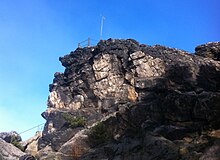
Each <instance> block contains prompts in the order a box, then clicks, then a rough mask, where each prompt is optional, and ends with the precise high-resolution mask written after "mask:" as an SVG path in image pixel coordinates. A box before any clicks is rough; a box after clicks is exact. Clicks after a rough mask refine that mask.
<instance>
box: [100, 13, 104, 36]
mask: <svg viewBox="0 0 220 160" xmlns="http://www.w3.org/2000/svg"><path fill="white" fill-rule="evenodd" d="M104 20H105V17H104V16H102V19H101V28H100V40H102V30H103V24H104Z"/></svg>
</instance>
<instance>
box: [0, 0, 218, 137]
mask: <svg viewBox="0 0 220 160" xmlns="http://www.w3.org/2000/svg"><path fill="white" fill-rule="evenodd" d="M219 6H220V1H219V0H181V1H179V0H136V1H133V0H109V1H104V0H92V1H89V0H0V132H2V131H10V130H16V131H17V132H21V131H24V130H26V129H28V128H31V127H33V126H35V125H38V124H40V123H43V122H44V119H43V118H41V115H40V114H41V113H42V112H43V111H44V110H46V101H47V97H48V94H49V92H48V85H49V84H50V83H52V80H53V75H54V73H55V72H57V71H63V69H64V68H63V67H62V66H61V64H60V62H59V61H58V58H59V57H60V56H63V55H65V54H68V53H69V52H70V51H72V50H74V49H75V48H76V46H77V43H78V42H80V41H82V40H84V39H86V38H87V37H91V38H93V39H99V32H100V21H101V15H104V16H105V17H106V19H105V22H104V28H103V39H108V38H124V39H125V38H134V39H136V40H137V41H139V42H140V43H145V44H149V45H153V44H162V45H166V46H170V47H175V48H180V49H183V50H186V51H190V52H194V47H195V46H196V45H199V44H203V43H206V42H210V41H220V9H219ZM35 131H36V130H34V131H33V132H28V133H27V134H24V135H23V138H24V139H26V138H27V137H30V136H31V135H33V134H34V132H35Z"/></svg>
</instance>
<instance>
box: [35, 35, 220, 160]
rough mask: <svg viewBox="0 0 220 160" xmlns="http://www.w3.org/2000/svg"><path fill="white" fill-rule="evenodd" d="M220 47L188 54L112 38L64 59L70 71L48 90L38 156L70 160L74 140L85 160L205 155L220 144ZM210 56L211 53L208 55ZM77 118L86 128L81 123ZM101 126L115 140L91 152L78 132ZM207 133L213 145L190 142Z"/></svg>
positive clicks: (212, 45) (58, 75)
mask: <svg viewBox="0 0 220 160" xmlns="http://www.w3.org/2000/svg"><path fill="white" fill-rule="evenodd" d="M219 47H220V44H219V43H209V44H205V45H201V46H198V47H197V48H196V54H189V53H187V52H185V51H183V50H178V49H173V48H168V47H164V46H160V45H155V46H147V45H140V44H139V43H138V42H136V41H135V40H132V39H127V40H113V39H109V40H106V41H100V42H99V43H98V44H97V46H95V47H90V48H77V49H76V50H75V51H74V52H71V53H70V54H69V55H66V56H64V57H62V58H60V61H61V63H62V65H63V66H64V67H65V71H64V73H55V75H54V76H55V78H54V80H53V83H52V84H51V85H50V95H49V98H48V108H47V110H46V111H45V112H44V113H43V114H42V116H43V117H44V118H45V119H46V120H47V123H46V125H45V127H44V131H43V135H42V137H41V138H40V140H39V141H38V150H39V152H38V155H40V156H39V157H41V156H42V157H44V158H42V159H47V158H48V157H51V156H52V157H53V158H58V159H59V158H60V157H61V159H71V156H73V155H72V154H73V153H70V152H71V151H73V150H70V148H68V147H69V146H71V145H72V146H75V144H74V143H73V142H77V144H79V145H82V146H84V147H85V148H86V150H83V151H82V152H81V150H80V151H79V152H80V156H78V157H77V158H80V157H81V159H92V158H91V157H93V159H123V157H124V158H126V159H146V157H149V156H150V157H151V159H154V158H155V157H160V158H161V159H179V158H183V159H184V158H185V159H187V158H190V156H191V157H193V156H196V157H198V158H199V157H202V153H203V151H205V150H207V151H208V147H210V146H211V145H213V146H215V144H219V143H217V142H215V139H213V138H210V137H209V136H208V133H207V134H206V131H208V130H217V129H219V127H220V81H219V80H220V62H219V61H218V60H219V57H218V55H219ZM207 54H209V55H213V56H211V57H210V58H204V57H207V56H206V55H207ZM69 117H72V118H69ZM77 117H82V118H83V119H84V121H85V123H83V125H79V122H75V121H76V118H77ZM100 121H101V122H102V123H103V124H104V125H105V126H106V127H107V128H108V131H109V132H110V133H111V135H112V137H113V139H114V141H110V142H108V143H105V144H102V146H101V147H100V146H97V147H95V148H93V147H91V148H90V143H89V140H88V139H87V138H86V137H87V136H85V135H84V134H82V135H80V133H85V132H86V131H88V132H89V130H90V128H93V127H94V124H96V123H97V122H100ZM81 123H82V122H81ZM76 124H77V125H76ZM74 125H75V126H74ZM70 126H72V127H70ZM73 126H74V127H73ZM82 131H85V132H82ZM203 132H205V134H206V136H207V137H205V139H207V141H208V142H210V143H205V144H206V145H207V147H206V146H205V147H201V146H202V142H201V146H200V145H199V144H198V145H197V144H196V143H194V141H191V142H188V141H186V140H185V138H186V137H190V138H192V139H193V140H194V139H196V138H197V139H202V138H204V137H200V135H201V134H202V133H203ZM195 134H196V136H195V137H192V135H195ZM76 135H80V136H76ZM79 137H80V138H79ZM82 137H83V138H82ZM144 140H145V141H146V142H147V143H143V141H144ZM80 142H81V144H80ZM155 143H156V144H155ZM186 143H188V144H190V145H191V146H192V148H191V150H190V151H188V149H189V148H187V146H185V144H186ZM129 144H130V145H129ZM203 144H204V143H203ZM66 146H68V147H66ZM126 146H129V147H126ZM198 147H199V149H198V150H196V148H198ZM66 148H68V149H67V150H65V149H66ZM177 148H181V150H178V149H177ZM73 149H74V147H73ZM160 149H161V150H160ZM158 150H160V152H159V151H158ZM186 150H187V151H186ZM194 151H195V152H196V153H195V152H194ZM197 152H198V154H197ZM47 153H48V154H47ZM75 154H76V153H75V150H74V156H77V155H75ZM206 154H208V153H206ZM94 157H96V158H94ZM203 157H204V155H203Z"/></svg>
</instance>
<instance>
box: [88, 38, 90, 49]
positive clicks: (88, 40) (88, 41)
mask: <svg viewBox="0 0 220 160" xmlns="http://www.w3.org/2000/svg"><path fill="white" fill-rule="evenodd" d="M88 47H90V38H88Z"/></svg>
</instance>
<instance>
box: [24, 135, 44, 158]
mask: <svg viewBox="0 0 220 160" xmlns="http://www.w3.org/2000/svg"><path fill="white" fill-rule="evenodd" d="M40 137H42V132H40V131H37V132H36V134H35V136H33V137H31V138H29V139H28V140H26V141H22V142H21V145H22V146H23V148H24V150H25V153H27V154H30V155H32V156H36V154H37V152H38V140H39V138H40Z"/></svg>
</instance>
